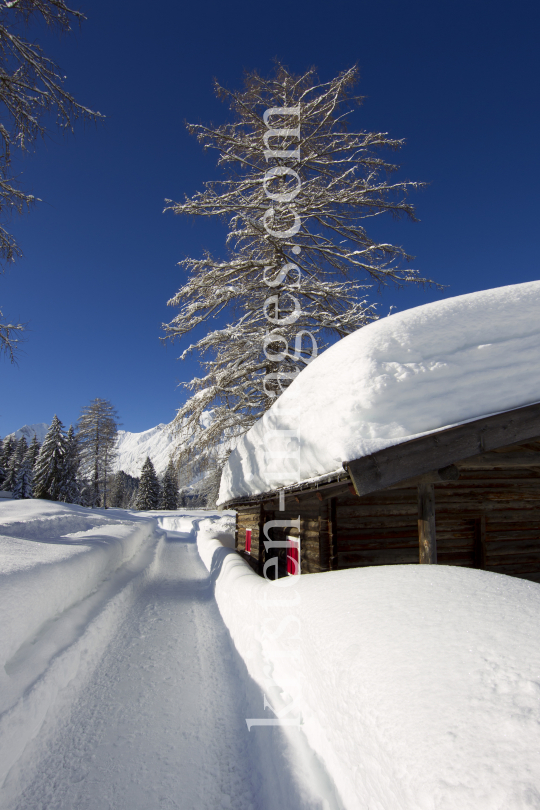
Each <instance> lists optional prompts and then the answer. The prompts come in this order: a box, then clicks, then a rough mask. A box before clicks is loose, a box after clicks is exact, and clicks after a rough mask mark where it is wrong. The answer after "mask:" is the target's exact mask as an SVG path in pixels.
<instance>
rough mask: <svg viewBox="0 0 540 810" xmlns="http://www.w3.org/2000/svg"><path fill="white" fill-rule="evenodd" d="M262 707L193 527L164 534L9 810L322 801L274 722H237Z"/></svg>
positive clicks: (270, 809)
mask: <svg viewBox="0 0 540 810" xmlns="http://www.w3.org/2000/svg"><path fill="white" fill-rule="evenodd" d="M195 523H197V521H196V522H195ZM195 528H196V526H194V527H193V529H195ZM262 705H263V697H262V694H261V692H260V690H259V689H258V687H257V686H256V685H255V684H254V682H253V681H252V680H251V679H250V677H249V675H248V673H247V671H246V668H245V665H244V663H243V661H242V659H241V658H240V657H239V655H238V654H237V652H236V650H235V648H234V646H233V644H232V642H231V640H230V636H229V633H228V631H227V629H226V627H225V625H224V623H223V621H222V618H221V615H220V613H219V610H218V607H217V605H216V602H215V600H214V596H213V587H212V582H211V579H210V577H209V574H208V572H207V570H206V568H205V567H204V565H203V563H202V562H201V560H200V557H199V555H198V553H197V548H196V545H195V531H194V530H193V531H192V532H191V533H187V532H186V533H179V532H176V533H175V532H169V533H168V535H167V539H166V541H164V543H163V546H162V549H161V557H160V565H159V569H158V573H157V575H156V576H155V577H154V578H153V579H152V580H151V581H150V582H149V584H148V585H147V586H146V587H145V588H144V589H143V590H142V592H141V593H140V594H139V596H138V598H137V601H136V602H135V604H134V606H133V608H132V610H131V611H130V613H129V615H128V617H127V618H126V619H125V620H124V622H123V623H122V625H121V626H120V627H119V629H118V633H117V635H116V637H115V638H114V639H113V641H112V642H111V643H110V644H109V646H108V648H107V651H106V653H105V655H104V656H103V658H102V660H101V661H100V663H99V665H98V667H97V669H96V671H95V672H94V675H93V676H92V679H91V681H90V684H89V686H88V687H87V688H86V689H85V691H84V693H83V694H82V695H81V696H80V697H79V699H78V701H77V702H76V704H75V705H74V706H73V708H72V710H71V711H70V712H69V717H67V718H66V720H65V722H64V723H63V727H62V729H61V731H60V733H59V734H57V735H56V736H55V737H54V738H53V741H52V743H50V744H49V745H50V747H49V750H48V751H47V754H46V755H45V757H44V758H43V760H42V762H41V763H40V766H39V774H38V776H35V777H34V778H33V781H31V782H30V784H27V785H26V787H25V789H24V792H23V793H22V795H19V797H18V798H17V800H16V802H15V804H14V805H13V807H16V808H17V810H45V808H47V810H56V809H57V808H58V810H60V808H62V809H64V808H65V810H75V808H77V810H98V809H99V810H108V808H110V810H112V809H113V808H114V810H128V808H129V810H158V808H159V809H160V810H161V808H163V809H164V810H165V809H166V810H169V808H182V810H184V809H185V810H206V809H207V808H208V810H210V808H211V809H212V810H217V809H218V808H235V810H248V808H249V809H250V810H274V808H275V810H277V808H280V810H287V808H290V809H291V810H293V808H295V810H299V809H300V808H315V807H322V806H323V805H322V804H320V803H319V802H318V801H315V803H314V801H313V799H309V798H308V797H307V796H306V795H305V793H304V791H303V790H302V789H301V788H300V787H299V786H298V784H297V783H296V782H295V781H294V778H293V777H292V776H291V773H290V770H289V769H288V767H287V743H286V741H285V738H284V736H283V735H282V730H281V729H279V728H271V729H259V730H258V731H257V732H255V733H253V732H251V733H249V732H248V731H247V727H246V723H245V718H246V717H253V716H261V714H262V711H261V710H262ZM261 731H262V736H261V734H260V732H261ZM256 735H257V736H256ZM263 738H264V739H263ZM263 752H264V753H263ZM301 794H303V795H301Z"/></svg>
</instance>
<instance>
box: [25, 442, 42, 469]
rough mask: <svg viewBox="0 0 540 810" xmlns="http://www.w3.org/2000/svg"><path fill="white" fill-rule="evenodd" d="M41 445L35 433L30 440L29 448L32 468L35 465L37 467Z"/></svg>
mask: <svg viewBox="0 0 540 810" xmlns="http://www.w3.org/2000/svg"><path fill="white" fill-rule="evenodd" d="M40 447H41V445H40V443H39V442H38V438H37V436H36V434H35V433H34V435H33V437H32V441H31V442H30V447H29V448H28V454H29V458H30V461H31V463H32V469H34V467H35V464H36V461H37V457H38V456H39V449H40Z"/></svg>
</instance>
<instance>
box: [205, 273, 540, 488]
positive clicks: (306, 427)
mask: <svg viewBox="0 0 540 810" xmlns="http://www.w3.org/2000/svg"><path fill="white" fill-rule="evenodd" d="M539 360H540V281H533V282H528V283H526V284H515V285H511V286H507V287H498V288H496V289H492V290H484V291H482V292H477V293H470V294H468V295H460V296H457V297H455V298H448V299H445V300H444V301H437V302H435V303H432V304H426V305H424V306H421V307H415V308H414V309H410V310H406V311H405V312H400V313H397V314H395V315H391V316H389V317H387V318H383V319H381V320H379V321H375V322H374V323H371V324H369V325H368V326H364V327H363V328H362V329H359V330H358V331H357V332H355V333H354V334H352V335H349V336H348V337H346V338H344V339H343V340H341V341H339V342H338V343H336V344H335V345H334V346H331V347H330V348H329V349H327V350H326V351H325V352H324V353H323V354H321V355H320V357H318V358H317V359H316V360H314V361H313V362H312V363H311V364H310V365H309V366H308V367H307V368H306V369H305V370H304V371H302V373H301V374H300V375H299V376H298V377H297V378H296V379H295V380H294V382H293V383H292V384H291V386H290V387H289V388H288V389H287V390H286V391H285V392H284V393H283V394H282V396H281V397H280V398H279V399H278V400H277V401H276V402H275V403H274V405H273V406H272V408H270V410H269V411H268V412H267V413H266V414H265V415H264V416H263V418H262V419H260V420H259V421H258V422H257V423H256V424H255V425H254V426H253V427H252V428H251V430H250V431H249V432H248V433H246V435H245V436H244V437H243V438H242V439H241V440H240V442H239V443H238V445H237V447H236V449H235V450H233V452H232V453H231V456H230V458H229V461H228V462H227V465H226V467H225V469H224V472H223V476H222V480H221V489H220V494H219V501H218V502H219V503H226V502H227V501H230V500H233V499H234V498H241V497H246V496H250V495H257V494H260V493H263V492H269V491H271V490H274V489H276V488H278V487H281V486H287V485H290V484H291V483H293V482H294V481H303V480H305V479H308V478H314V477H317V476H320V475H325V474H327V473H330V472H332V471H334V470H338V469H341V468H342V464H343V462H345V461H351V460H353V459H357V458H361V457H363V456H366V455H370V454H372V453H374V452H376V451H378V450H382V449H383V448H386V447H390V446H392V445H395V444H399V443H401V442H405V441H408V440H410V439H412V438H414V437H416V436H420V435H423V434H425V433H429V432H432V431H435V430H439V429H441V428H444V427H447V426H450V425H457V424H462V423H463V422H468V421H470V420H473V419H479V418H481V417H482V416H487V415H489V414H494V413H499V412H502V411H506V410H510V409H513V408H519V407H522V406H524V405H528V404H532V403H534V402H539V401H540V363H539ZM271 431H291V433H290V434H281V437H283V438H280V434H277V433H272V432H271ZM295 436H298V441H296V440H295V438H294V437H295ZM287 442H288V451H289V453H290V457H289V458H286V457H285V456H286V455H287V452H286V451H287V444H286V443H287ZM296 448H298V451H299V452H298V456H297V458H295V457H294V453H293V451H294V450H295V449H296ZM284 451H285V452H284ZM280 456H281V457H280Z"/></svg>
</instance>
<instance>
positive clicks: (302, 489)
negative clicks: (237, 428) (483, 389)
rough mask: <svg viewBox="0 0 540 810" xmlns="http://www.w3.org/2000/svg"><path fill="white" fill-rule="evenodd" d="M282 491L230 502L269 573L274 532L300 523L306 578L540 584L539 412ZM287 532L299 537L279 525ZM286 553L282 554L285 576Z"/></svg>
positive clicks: (482, 424)
mask: <svg viewBox="0 0 540 810" xmlns="http://www.w3.org/2000/svg"><path fill="white" fill-rule="evenodd" d="M281 492H282V495H281V501H280V495H279V493H278V492H271V493H264V494H262V495H258V496H254V497H252V498H244V499H236V500H234V501H230V502H229V503H228V504H226V507H227V508H232V509H235V510H236V511H237V527H236V548H237V550H238V551H239V552H240V553H242V554H243V555H244V556H246V557H247V558H248V560H249V562H250V564H251V565H252V566H253V568H254V569H255V570H256V571H257V572H258V573H259V574H262V573H263V567H264V564H265V562H267V561H268V559H270V555H269V553H268V552H266V551H265V547H264V543H263V539H264V538H263V527H264V524H265V523H266V522H267V521H270V520H276V519H279V520H284V521H286V520H291V521H292V520H296V519H297V518H298V517H300V532H299V534H300V541H301V543H300V548H301V573H302V574H310V573H318V572H322V571H333V570H342V569H346V568H357V567H365V566H371V565H398V564H418V563H424V564H439V565H441V564H442V565H458V566H463V567H468V568H480V569H484V570H487V571H493V572H497V573H501V574H509V575H511V576H518V577H521V578H524V579H529V580H532V581H535V582H540V404H535V405H530V406H527V407H525V408H519V409H516V410H512V411H507V412H506V413H504V414H496V415H495V416H490V417H485V418H483V419H478V420H474V421H472V422H469V423H466V424H464V425H459V426H457V427H453V428H444V429H441V430H439V431H434V432H432V433H429V434H427V435H425V436H421V437H419V438H417V439H413V440H410V441H407V442H403V443H402V444H399V445H395V446H393V447H390V448H386V449H385V450H382V451H380V452H378V453H375V454H373V455H371V456H366V457H364V458H361V459H356V460H353V461H351V462H349V463H347V464H345V465H344V470H343V471H342V472H337V473H335V474H334V475H333V476H332V475H330V476H324V477H322V478H321V479H319V480H318V481H316V482H299V483H298V484H297V485H294V486H290V487H287V488H285V489H284V490H281ZM283 498H284V501H283ZM280 506H284V507H285V508H284V509H280ZM248 531H250V532H251V549H250V551H249V553H246V536H247V532H248ZM280 533H281V536H282V537H283V539H285V538H286V537H287V536H290V537H294V536H296V535H298V531H297V530H296V529H290V530H286V529H276V528H274V529H272V536H273V538H274V539H278V536H279V535H280ZM285 551H286V550H284V549H282V550H280V551H279V552H276V551H274V552H273V553H274V554H276V553H277V554H278V556H279V571H280V576H281V575H286V554H285Z"/></svg>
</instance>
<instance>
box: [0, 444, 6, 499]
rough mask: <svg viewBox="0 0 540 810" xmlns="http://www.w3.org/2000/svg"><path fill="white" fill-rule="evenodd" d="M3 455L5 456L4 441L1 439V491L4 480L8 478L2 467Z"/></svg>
mask: <svg viewBox="0 0 540 810" xmlns="http://www.w3.org/2000/svg"><path fill="white" fill-rule="evenodd" d="M3 455H4V442H3V439H0V489H2V484H3V483H4V478H5V477H6V471H5V470H4V468H3V466H2V457H3Z"/></svg>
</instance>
